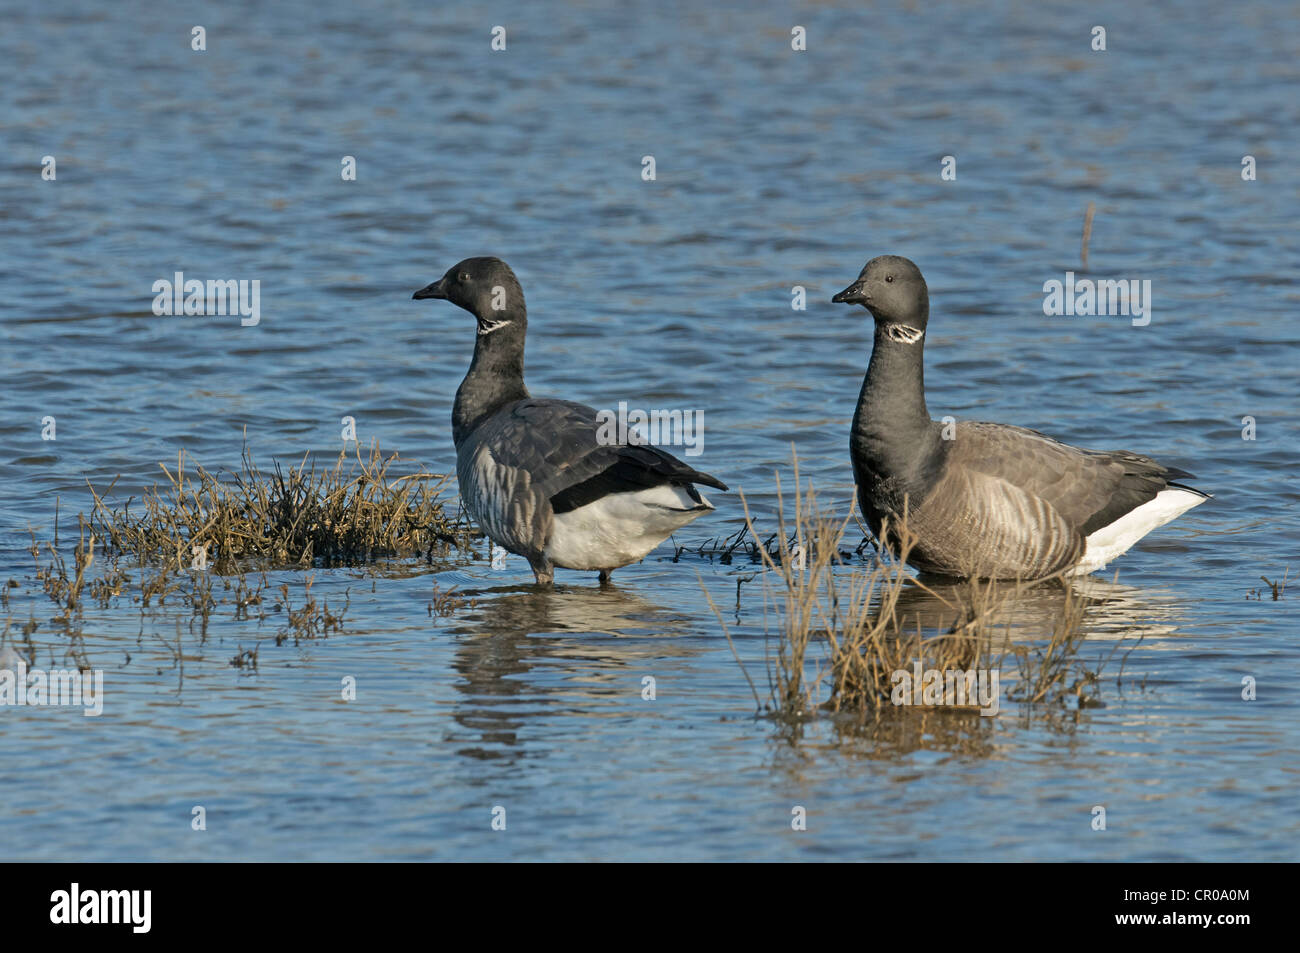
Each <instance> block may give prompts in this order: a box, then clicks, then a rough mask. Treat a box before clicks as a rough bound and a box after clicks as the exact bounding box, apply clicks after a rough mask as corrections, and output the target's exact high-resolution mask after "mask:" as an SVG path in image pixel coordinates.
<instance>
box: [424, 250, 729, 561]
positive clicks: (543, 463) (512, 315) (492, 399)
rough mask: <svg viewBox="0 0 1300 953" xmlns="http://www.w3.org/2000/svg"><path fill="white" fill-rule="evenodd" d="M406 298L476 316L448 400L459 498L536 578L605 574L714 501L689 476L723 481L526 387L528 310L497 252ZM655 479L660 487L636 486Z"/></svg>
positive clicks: (578, 407)
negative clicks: (628, 440) (570, 572)
mask: <svg viewBox="0 0 1300 953" xmlns="http://www.w3.org/2000/svg"><path fill="white" fill-rule="evenodd" d="M413 297H415V298H441V299H446V300H449V301H452V302H453V303H454V304H457V305H459V306H460V307H462V308H464V309H465V310H466V311H469V312H470V313H471V314H473V315H474V316H475V318H476V320H477V330H478V333H477V337H476V341H475V346H474V358H473V361H472V362H471V364H470V368H469V372H468V373H467V374H466V375H465V379H464V380H463V381H462V382H461V385H460V388H459V389H458V390H457V392H456V402H455V405H454V406H453V409H452V439H453V441H454V442H455V445H456V476H457V479H458V482H459V484H460V492H461V499H462V500H463V502H464V504H465V507H466V509H467V510H468V511H469V513H470V515H471V516H473V518H474V519H475V521H476V522H477V523H478V524H479V526H480V528H482V530H483V532H484V533H486V534H487V535H488V537H489V538H490V539H492V540H493V541H495V542H496V543H497V544H498V545H500V546H502V547H503V548H505V549H506V550H508V551H510V552H512V553H516V554H517V555H520V556H523V557H525V558H526V559H528V561H529V564H530V565H531V566H532V568H533V572H534V574H535V575H536V577H537V581H538V583H540V584H549V583H550V582H551V581H552V578H553V568H554V566H556V565H558V566H560V567H562V568H571V569H592V570H597V571H599V572H600V575H601V579H602V581H605V580H608V578H609V574H610V572H611V571H612V570H613V569H615V568H617V567H619V566H623V565H627V563H629V562H633V561H635V560H636V559H640V558H642V557H643V556H644V555H645V552H648V548H647V547H649V548H653V546H654V545H657V544H658V543H659V542H662V540H663V539H665V538H667V536H668V534H669V533H670V532H671V531H672V529H674V528H676V527H678V526H681V525H684V524H685V523H687V522H689V521H690V520H692V519H695V518H696V517H698V516H699V515H700V514H702V513H704V512H707V511H708V510H710V509H712V508H713V507H712V506H711V505H710V504H709V503H708V502H707V501H706V500H704V498H703V497H702V496H701V495H700V493H699V491H698V490H696V489H695V487H694V486H693V485H692V484H695V483H700V484H703V485H705V486H711V487H716V488H717V489H720V490H725V489H727V486H726V484H724V483H723V482H722V481H720V480H718V479H717V478H716V477H712V476H709V475H708V474H706V473H701V472H699V471H697V470H695V469H694V468H692V467H690V466H688V465H686V464H685V463H683V462H682V461H680V460H678V459H677V458H675V457H673V456H672V455H671V454H669V453H667V452H665V451H663V450H660V449H659V448H657V447H652V446H648V445H636V444H621V445H605V444H602V443H601V442H600V441H599V439H598V436H597V435H598V430H599V422H598V420H597V414H596V411H595V410H594V409H593V408H591V407H587V406H585V405H583V404H577V403H573V402H572V401H567V400H550V399H539V398H534V397H531V396H530V395H529V393H528V390H527V388H526V387H525V386H524V377H523V370H524V341H525V336H526V331H527V308H526V306H525V304H524V296H523V290H522V289H521V288H520V287H519V282H518V280H517V279H516V278H515V275H514V272H513V271H511V269H510V267H509V266H508V265H506V263H505V262H503V261H501V260H500V259H499V258H468V259H466V260H465V261H462V262H460V263H459V264H457V265H456V266H455V267H453V268H451V269H450V270H448V271H447V273H446V274H445V275H443V277H442V278H441V279H439V280H438V281H436V282H434V283H433V284H430V285H429V286H427V287H425V288H422V289H421V290H420V291H417V292H416V293H415V294H414V296H413ZM657 488H667V490H668V492H663V491H662V490H661V491H659V492H657V493H655V492H650V493H647V492H645V491H654V490H656V489H657ZM638 494H639V495H638ZM642 509H643V510H644V513H643V514H642V513H641V511H642ZM665 528H666V530H665V531H663V532H662V534H661V535H660V530H661V529H665ZM630 557H635V558H630Z"/></svg>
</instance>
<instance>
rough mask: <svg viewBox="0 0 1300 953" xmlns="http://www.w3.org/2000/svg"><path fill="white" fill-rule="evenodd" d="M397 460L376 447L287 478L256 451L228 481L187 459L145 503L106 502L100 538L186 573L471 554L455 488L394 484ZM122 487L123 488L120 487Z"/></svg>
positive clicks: (436, 480) (294, 469)
mask: <svg viewBox="0 0 1300 953" xmlns="http://www.w3.org/2000/svg"><path fill="white" fill-rule="evenodd" d="M398 459H399V458H398V456H397V455H396V454H392V455H390V456H387V457H384V456H383V455H382V454H381V453H380V452H379V449H378V447H377V446H372V447H371V449H370V453H369V456H368V457H363V456H362V454H361V452H360V450H359V449H358V450H357V452H356V455H355V457H354V458H352V459H349V458H348V457H347V454H346V453H340V454H339V457H338V459H337V460H336V461H335V463H334V465H333V466H332V467H318V466H317V464H316V463H315V462H310V463H309V462H308V457H306V456H304V458H303V460H302V461H301V462H300V463H299V464H298V465H297V466H291V467H289V468H288V469H287V470H285V469H284V468H282V467H281V465H280V464H279V463H276V464H274V469H273V470H271V471H264V470H262V469H260V468H259V467H258V466H257V465H256V464H255V463H254V462H253V460H252V458H251V456H250V455H249V452H248V450H247V449H245V451H244V453H243V456H242V466H241V468H240V470H239V471H238V472H236V473H233V474H230V475H228V477H227V478H226V479H222V478H221V477H220V476H218V474H216V473H213V472H211V471H208V470H205V469H204V468H202V467H195V468H194V469H193V470H188V469H187V466H186V459H185V452H184V451H181V452H180V454H179V456H178V459H177V463H176V467H175V469H174V470H173V469H169V468H168V467H167V466H166V465H165V464H159V466H160V467H162V471H163V474H164V475H165V477H166V481H165V482H163V483H161V484H157V485H155V486H153V487H151V488H150V489H149V490H147V491H146V492H145V493H144V495H143V497H142V498H141V499H140V500H139V501H135V500H134V499H129V500H127V501H126V502H125V503H123V504H121V505H110V504H109V503H107V502H105V498H106V497H108V496H109V492H110V491H111V489H112V487H110V488H109V490H108V491H105V492H104V493H99V492H97V491H96V490H95V489H94V487H91V492H92V494H93V495H94V498H95V505H94V510H93V513H92V517H91V528H92V530H93V532H94V533H95V534H97V535H98V536H99V537H100V538H101V539H103V541H104V543H105V545H106V546H107V547H108V548H109V549H110V550H111V551H112V552H114V553H119V554H124V555H129V556H131V557H133V558H135V559H137V560H139V561H140V563H141V564H145V563H162V564H164V565H170V566H172V567H173V568H177V569H182V568H184V569H188V568H198V569H206V568H209V567H210V568H212V569H214V570H215V571H216V572H217V573H220V574H225V573H233V572H236V571H238V570H239V569H240V568H241V567H247V566H250V565H251V566H256V567H257V568H263V569H265V568H285V567H308V566H312V565H325V566H332V565H356V564H359V563H363V562H366V561H369V560H371V559H374V558H376V557H383V556H393V557H409V556H416V555H424V556H425V557H426V558H427V559H429V560H432V558H433V554H434V551H435V549H436V548H438V547H443V548H447V547H451V546H467V545H468V538H469V537H468V532H467V530H466V528H465V527H464V525H462V524H458V523H455V522H454V521H453V520H452V519H450V518H449V517H448V516H447V515H446V513H445V512H444V509H443V504H442V501H441V499H440V493H441V490H442V488H443V485H444V484H445V482H446V480H447V478H446V477H444V476H439V475H436V474H431V473H426V472H423V471H420V472H416V473H409V474H405V475H402V476H393V475H391V474H390V470H392V469H393V468H394V465H395V464H396V463H397V462H398ZM114 484H116V481H114Z"/></svg>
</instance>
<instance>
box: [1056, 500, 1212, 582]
mask: <svg viewBox="0 0 1300 953" xmlns="http://www.w3.org/2000/svg"><path fill="white" fill-rule="evenodd" d="M1207 499H1208V497H1204V496H1201V494H1199V493H1193V492H1192V491H1191V490H1183V489H1179V488H1178V487H1169V488H1168V489H1164V490H1161V491H1160V492H1159V493H1157V494H1156V497H1155V499H1154V500H1148V501H1147V502H1146V503H1143V504H1142V505H1141V506H1139V507H1138V508H1137V509H1135V510H1130V511H1129V512H1127V513H1125V514H1124V515H1123V516H1121V517H1120V518H1119V519H1117V520H1116V521H1115V522H1113V523H1110V524H1109V525H1107V526H1103V527H1102V528H1101V529H1098V530H1094V531H1093V533H1092V535H1091V536H1089V537H1088V539H1087V543H1088V548H1087V549H1086V550H1084V553H1083V559H1081V560H1080V561H1079V564H1078V565H1077V566H1075V567H1074V568H1073V569H1071V570H1070V571H1069V573H1068V575H1071V576H1082V575H1084V574H1085V573H1090V572H1094V571H1095V570H1098V569H1100V568H1101V567H1102V566H1104V565H1106V564H1107V563H1108V562H1110V561H1111V560H1112V559H1114V558H1116V557H1117V556H1122V555H1123V554H1124V553H1126V552H1128V551H1129V548H1130V547H1131V546H1132V545H1133V544H1134V543H1136V542H1137V541H1138V540H1139V539H1141V538H1142V537H1143V536H1145V535H1146V534H1147V533H1149V532H1151V531H1152V530H1153V529H1155V528H1156V527H1157V526H1164V525H1165V524H1166V523H1168V522H1169V521H1170V520H1173V519H1177V518H1178V517H1179V516H1182V515H1183V514H1184V513H1186V512H1187V511H1188V510H1190V509H1191V508H1192V507H1193V506H1198V505H1199V504H1201V503H1204V502H1205V501H1206V500H1207Z"/></svg>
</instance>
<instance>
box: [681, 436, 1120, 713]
mask: <svg viewBox="0 0 1300 953" xmlns="http://www.w3.org/2000/svg"><path fill="white" fill-rule="evenodd" d="M794 482H795V493H794V512H793V514H792V516H793V518H792V520H788V519H787V515H788V514H787V505H786V500H785V494H784V492H783V490H782V486H781V479H780V475H779V474H777V477H776V484H777V530H776V532H775V533H763V532H760V531H759V529H758V528H757V527H756V526H755V524H754V519H753V516H752V514H751V513H750V511H749V506H748V503H747V502H745V500H744V494H743V493H742V494H741V500H742V503H743V504H744V508H745V523H746V528H747V530H748V532H749V535H750V537H751V538H752V539H753V540H754V541H755V542H756V543H758V545H754V546H753V547H752V550H751V552H754V553H756V554H757V555H758V557H759V559H761V561H762V565H763V569H764V570H765V571H764V572H763V580H764V610H765V613H766V611H767V609H768V608H769V607H771V608H773V609H774V610H775V613H776V615H777V616H778V618H779V620H780V631H779V633H777V634H776V636H775V652H772V651H771V650H770V648H769V653H768V662H767V675H768V687H769V700H768V702H767V703H766V704H764V703H763V702H762V701H761V700H760V699H759V697H758V692H757V690H755V691H754V695H755V701H756V702H757V703H758V705H759V707H760V709H764V708H765V709H766V710H768V711H769V712H771V713H772V714H774V715H775V716H777V717H781V718H788V719H799V718H803V717H806V716H809V715H812V714H815V713H817V712H827V713H855V714H859V715H873V716H877V717H878V716H880V715H882V714H885V713H887V712H890V711H896V710H897V709H898V708H899V707H901V706H898V705H896V704H895V702H894V689H895V687H896V684H897V682H896V678H895V673H898V672H904V671H906V672H912V671H914V666H915V664H916V663H917V662H919V663H920V665H921V668H922V669H923V670H938V671H940V672H971V671H984V672H994V671H996V672H998V673H999V676H1001V669H1002V662H1003V660H1004V657H1005V656H1006V654H1007V652H1008V650H1009V651H1010V652H1011V654H1012V655H1013V656H1014V658H1015V659H1016V661H1017V671H1016V672H1015V673H1014V674H1013V677H1012V678H1010V679H1008V680H1007V682H1009V684H1006V685H1005V688H1004V691H1003V694H1004V696H1005V698H1006V699H1008V700H1012V701H1016V702H1019V703H1022V704H1024V705H1027V706H1034V705H1047V704H1050V705H1056V706H1067V707H1068V706H1070V705H1077V706H1078V707H1086V706H1088V705H1091V704H1097V701H1096V697H1095V689H1096V687H1097V686H1098V683H1099V681H1100V674H1101V671H1102V668H1103V667H1104V664H1105V662H1101V663H1100V664H1099V665H1098V666H1097V668H1096V669H1091V670H1090V669H1088V668H1087V667H1086V666H1084V664H1083V663H1082V661H1081V660H1080V659H1079V649H1080V647H1081V645H1082V643H1083V641H1084V631H1083V626H1082V622H1083V616H1084V612H1085V610H1086V601H1085V600H1084V599H1083V598H1082V597H1080V596H1078V595H1077V594H1075V593H1074V592H1073V590H1072V589H1070V587H1068V586H1064V585H1062V583H1061V582H1060V581H1059V580H1048V581H1047V583H1046V584H1047V585H1055V586H1057V587H1058V588H1060V589H1061V590H1062V599H1063V601H1062V602H1061V603H1060V605H1059V612H1058V613H1057V615H1056V617H1055V619H1054V620H1053V622H1052V629H1051V631H1050V633H1046V632H1045V633H1044V635H1045V638H1044V639H1043V640H1035V641H1033V642H1032V643H1030V644H1028V645H1026V644H1016V645H1012V644H1011V643H1010V641H1009V624H1008V626H1007V628H1006V629H1005V630H1003V629H1002V627H1001V625H1000V623H999V622H998V619H999V617H1000V616H1002V615H1004V614H1005V613H1004V610H1005V609H1006V608H1007V607H1008V605H1009V604H1010V602H1011V601H1012V600H1014V599H1015V598H1016V597H1017V596H1019V595H1021V594H1022V593H1024V592H1026V591H1027V590H1028V589H1030V588H1032V587H1033V586H1038V585H1043V584H1044V583H1043V581H1041V580H1039V581H1035V582H1033V583H1024V582H1005V581H1003V582H995V581H991V580H979V579H971V580H967V581H965V582H964V583H962V584H961V585H960V586H958V587H956V588H955V589H954V590H952V592H955V593H957V595H956V596H955V597H954V596H953V595H952V594H951V593H950V594H949V595H947V596H945V595H943V594H940V593H939V592H937V591H936V590H935V589H932V588H930V587H929V586H926V585H925V584H924V583H923V582H921V581H920V580H918V579H915V578H913V577H912V576H911V575H910V574H909V573H908V572H907V568H906V561H907V557H908V554H909V553H910V551H911V549H912V546H913V545H914V543H915V540H914V538H913V536H912V535H911V534H910V533H909V532H908V530H907V523H906V518H904V519H903V520H902V521H901V525H899V526H897V527H888V528H884V529H882V534H883V533H886V532H887V533H889V534H890V536H891V538H893V539H896V540H897V541H898V551H897V553H896V554H892V555H891V554H890V553H888V552H885V551H882V552H880V553H879V555H878V556H877V557H876V558H875V559H874V560H873V561H872V562H871V563H870V564H869V565H867V566H866V567H865V568H858V567H856V566H850V561H855V562H856V559H855V557H856V556H857V555H858V554H860V553H861V551H862V547H861V546H859V547H857V548H856V549H853V548H846V547H845V545H844V535H845V531H846V530H847V529H848V527H849V525H850V524H851V523H853V522H854V511H853V504H852V503H850V504H849V507H848V515H847V516H844V517H837V516H834V515H831V514H829V513H828V512H827V511H826V510H825V509H824V508H823V507H821V506H820V505H819V503H818V500H817V496H816V493H815V491H814V489H813V487H812V486H811V484H810V485H809V486H808V487H807V488H806V489H805V488H804V487H803V486H802V485H801V482H800V477H799V461H798V459H797V457H796V458H795V460H794ZM768 540H773V541H775V545H766V544H765V543H766V541H768ZM759 541H763V542H762V543H759ZM912 587H916V588H917V589H920V590H923V591H924V592H925V593H926V594H927V595H928V596H931V597H933V598H934V599H936V600H938V601H939V602H940V603H942V604H943V605H944V606H946V607H947V609H950V610H951V616H950V617H951V618H952V619H953V620H955V621H953V623H952V624H951V626H949V627H948V628H947V629H946V630H945V631H933V630H932V631H931V632H930V633H929V634H927V633H926V632H925V631H924V630H923V628H922V625H921V622H920V619H919V618H918V619H917V620H916V624H915V626H914V627H913V626H911V624H910V620H909V619H908V618H904V613H903V611H902V610H901V608H900V604H899V603H900V597H901V596H903V595H904V594H905V593H906V592H907V591H908V590H909V589H910V588H912ZM773 590H774V591H773ZM705 596H706V598H708V599H709V604H710V606H712V607H713V610H714V613H715V614H716V615H717V617H718V621H719V622H720V623H721V625H722V627H723V632H724V634H725V635H726V637H727V639H728V640H729V641H730V639H731V635H730V631H729V629H728V626H727V623H726V620H725V619H724V618H723V616H722V614H721V613H720V612H719V611H718V608H717V606H716V605H714V603H713V600H712V598H711V597H709V594H708V592H707V591H706V592H705ZM945 624H946V623H945ZM765 626H766V623H765ZM1118 644H1119V643H1116V647H1118ZM769 645H770V643H769ZM733 649H734V643H733ZM1111 655H1112V656H1113V655H1114V651H1113V650H1112V652H1111ZM742 668H743V666H742ZM748 677H749V676H748V673H746V678H747V679H748ZM999 681H1000V683H1001V682H1002V679H1001V678H1000V679H999ZM750 686H751V689H752V688H753V687H754V686H753V681H752V680H750ZM956 700H958V699H957V698H956V697H955V695H954V694H953V693H952V692H951V687H950V688H949V694H948V695H947V696H945V697H944V699H943V701H942V703H941V704H938V705H916V704H910V705H908V706H907V707H909V708H914V709H915V708H931V709H942V710H957V711H961V710H966V711H973V710H977V709H978V707H979V706H978V704H977V703H976V702H974V701H970V700H967V701H966V703H964V704H955V703H954V701H956Z"/></svg>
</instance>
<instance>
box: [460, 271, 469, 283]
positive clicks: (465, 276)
mask: <svg viewBox="0 0 1300 953" xmlns="http://www.w3.org/2000/svg"><path fill="white" fill-rule="evenodd" d="M460 280H461V281H469V272H468V271H462V272H461V273H460Z"/></svg>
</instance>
